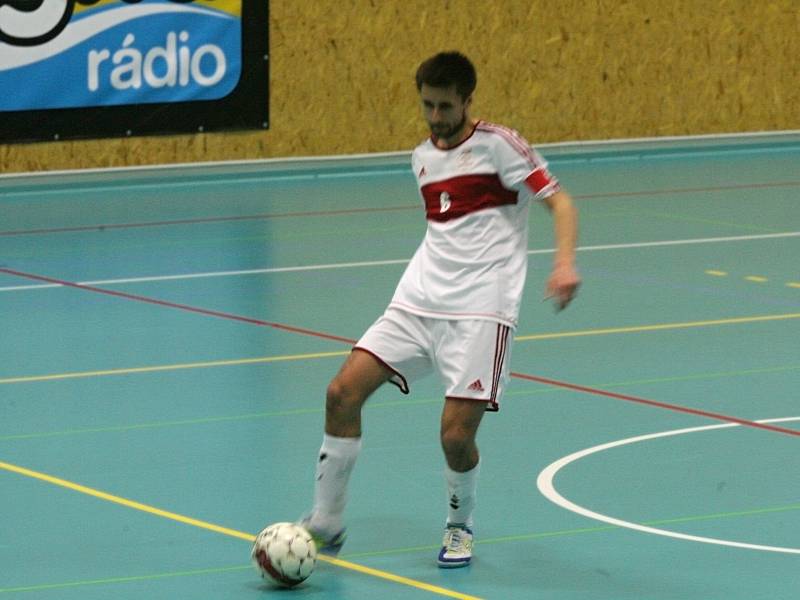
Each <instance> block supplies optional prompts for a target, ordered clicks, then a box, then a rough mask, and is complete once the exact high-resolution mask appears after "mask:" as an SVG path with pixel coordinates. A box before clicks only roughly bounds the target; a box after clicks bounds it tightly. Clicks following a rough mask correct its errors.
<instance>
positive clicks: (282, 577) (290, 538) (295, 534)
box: [250, 523, 317, 587]
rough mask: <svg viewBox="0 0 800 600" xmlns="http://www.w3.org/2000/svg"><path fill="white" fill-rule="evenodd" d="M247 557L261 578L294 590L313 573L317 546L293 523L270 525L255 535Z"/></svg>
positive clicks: (304, 531) (306, 533)
mask: <svg viewBox="0 0 800 600" xmlns="http://www.w3.org/2000/svg"><path fill="white" fill-rule="evenodd" d="M250 558H251V559H252V561H253V564H254V565H255V567H256V569H258V572H259V573H261V577H263V578H264V579H266V580H268V581H271V582H272V583H276V584H278V585H282V586H284V587H294V586H296V585H297V584H298V583H301V582H303V581H305V580H306V579H308V576H309V575H311V573H312V572H313V571H314V567H315V566H316V564H317V546H316V545H315V544H314V539H313V538H312V537H311V534H309V533H308V531H306V530H305V529H303V528H302V527H300V526H299V525H297V524H296V523H273V524H272V525H270V526H268V527H266V528H265V529H263V530H262V531H261V533H259V534H258V535H257V536H256V541H255V542H254V543H253V550H252V551H251V553H250Z"/></svg>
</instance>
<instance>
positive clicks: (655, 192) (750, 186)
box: [0, 181, 800, 237]
mask: <svg viewBox="0 0 800 600" xmlns="http://www.w3.org/2000/svg"><path fill="white" fill-rule="evenodd" d="M796 186H800V181H783V182H776V183H752V184H740V185H721V186H716V187H698V188H675V189H665V190H640V191H635V192H609V193H598V194H575V195H574V196H573V198H574V199H575V200H591V199H598V198H628V197H632V196H660V195H665V194H691V193H696V192H723V191H727V190H747V189H763V188H774V187H796ZM419 208H420V205H419V204H409V205H403V206H388V207H368V208H343V209H337V210H316V211H308V212H286V213H263V214H257V215H240V216H227V217H226V216H220V217H198V218H196V219H174V220H168V221H143V222H140V223H100V224H97V225H81V226H75V227H53V228H47V229H18V230H10V231H0V237H9V236H15V235H41V234H49V233H74V232H80V231H98V230H100V231H103V230H106V229H136V228H145V227H167V226H171V225H197V224H202V223H226V222H231V221H259V220H268V219H285V218H295V217H327V216H337V215H353V214H363V213H367V214H368V213H378V212H389V211H402V210H416V209H419Z"/></svg>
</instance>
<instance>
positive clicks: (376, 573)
mask: <svg viewBox="0 0 800 600" xmlns="http://www.w3.org/2000/svg"><path fill="white" fill-rule="evenodd" d="M0 469H4V470H6V471H10V472H12V473H17V474H18V475H24V476H25V477H31V478H33V479H38V480H40V481H44V482H46V483H51V484H53V485H57V486H60V487H63V488H67V489H69V490H73V491H75V492H79V493H81V494H86V495H87V496H93V497H94V498H99V499H100V500H105V501H107V502H113V503H114V504H119V505H121V506H125V507H127V508H132V509H134V510H139V511H142V512H146V513H149V514H151V515H156V516H158V517H163V518H165V519H171V520H173V521H177V522H179V523H184V524H186V525H192V526H193V527H199V528H201V529H207V530H208V531H213V532H215V533H221V534H223V535H227V536H231V537H235V538H238V539H241V540H245V541H247V542H250V543H252V542H253V541H255V539H256V536H254V535H252V534H250V533H244V532H243V531H237V530H235V529H228V528H227V527H221V526H219V525H215V524H214V523H209V522H207V521H200V520H199V519H193V518H191V517H186V516H184V515H179V514H178V513H174V512H170V511H166V510H162V509H160V508H156V507H154V506H150V505H148V504H142V503H141V502H135V501H133V500H128V499H126V498H121V497H120V496H114V495H113V494H108V493H106V492H101V491H100V490H95V489H92V488H90V487H86V486H85V485H80V484H78V483H73V482H71V481H67V480H65V479H60V478H58V477H53V476H52V475H47V474H45V473H40V472H38V471H32V470H31V469H26V468H24V467H19V466H17V465H12V464H9V463H6V462H2V461H0ZM319 560H321V561H324V562H327V563H330V564H332V565H335V566H337V567H341V568H343V569H350V570H351V571H357V572H359V573H364V574H365V575H371V576H373V577H378V578H380V579H385V580H387V581H393V582H395V583H400V584H402V585H407V586H411V587H415V588H418V589H421V590H425V591H428V592H431V593H434V594H438V595H440V596H447V597H449V598H459V599H461V600H480V598H478V597H476V596H469V595H467V594H462V593H460V592H455V591H453V590H448V589H446V588H442V587H439V586H435V585H431V584H429V583H425V582H424V581H417V580H415V579H409V578H408V577H402V576H400V575H395V574H394V573H389V572H387V571H381V570H378V569H373V568H370V567H365V566H363V565H359V564H356V563H351V562H349V561H346V560H341V559H338V558H332V557H329V556H324V555H319Z"/></svg>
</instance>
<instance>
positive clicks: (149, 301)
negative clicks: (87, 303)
mask: <svg viewBox="0 0 800 600" xmlns="http://www.w3.org/2000/svg"><path fill="white" fill-rule="evenodd" d="M0 273H6V274H8V275H15V276H17V277H24V278H25V279H33V280H34V281H44V282H47V283H55V284H58V285H63V286H65V287H71V288H76V289H79V290H86V291H88V292H96V293H98V294H106V295H108V296H115V297H117V298H125V299H126V300H135V301H137V302H146V303H147V304H155V305H157V306H165V307H168V308H177V309H179V310H185V311H188V312H193V313H198V314H201V315H207V316H209V317H219V318H221V319H229V320H231V321H241V322H242V323H250V324H252V325H260V326H262V327H273V328H274V329H281V330H283V331H289V332H291V333H299V334H301V335H310V336H313V337H318V338H323V339H326V340H333V341H336V342H345V343H348V344H349V343H355V342H354V340H351V339H348V338H344V337H339V336H338V335H331V334H329V333H320V332H318V331H311V330H310V329H303V328H301V327H292V326H291V325H283V324H282V323H272V322H270V321H262V320H261V319H253V318H251V317H242V316H240V315H234V314H231V313H226V312H221V311H217V310H208V309H205V308H198V307H196V306H189V305H188V304H178V303H175V302H167V301H166V300H158V299H156V298H148V297H147V296H138V295H136V294H126V293H125V292H117V291H114V290H108V289H105V288H99V287H95V286H91V285H83V284H80V283H73V282H71V281H64V280H63V279H54V278H53V277H45V276H43V275H34V274H33V273H23V272H22V271H14V270H13V269H5V268H0Z"/></svg>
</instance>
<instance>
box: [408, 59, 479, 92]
mask: <svg viewBox="0 0 800 600" xmlns="http://www.w3.org/2000/svg"><path fill="white" fill-rule="evenodd" d="M477 83H478V77H477V75H476V74H475V67H474V66H473V64H472V63H471V62H470V60H469V59H468V58H467V57H466V56H464V55H463V54H461V53H460V52H440V53H439V54H437V55H435V56H432V57H431V58H429V59H428V60H426V61H425V62H423V63H422V64H421V65H420V66H419V68H418V69H417V91H420V90H421V89H422V85H423V84H426V85H429V86H431V87H440V88H441V87H450V86H451V85H454V86H456V91H457V92H458V94H459V95H460V96H461V98H462V99H464V100H466V98H467V97H468V96H469V95H470V94H471V93H472V92H473V91H475V86H476V84H477Z"/></svg>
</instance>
